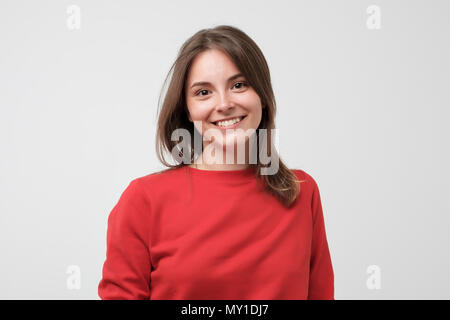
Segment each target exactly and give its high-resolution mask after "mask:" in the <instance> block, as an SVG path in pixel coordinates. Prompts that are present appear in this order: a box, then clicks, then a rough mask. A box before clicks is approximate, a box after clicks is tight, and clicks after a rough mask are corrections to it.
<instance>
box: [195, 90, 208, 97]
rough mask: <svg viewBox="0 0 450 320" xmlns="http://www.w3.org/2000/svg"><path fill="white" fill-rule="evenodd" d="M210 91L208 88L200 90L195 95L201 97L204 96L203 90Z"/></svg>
mask: <svg viewBox="0 0 450 320" xmlns="http://www.w3.org/2000/svg"><path fill="white" fill-rule="evenodd" d="M205 91H206V92H208V90H200V91H199V92H197V93H196V94H195V95H196V96H198V95H200V96H201V97H202V96H204V95H203V94H200V93H201V92H205Z"/></svg>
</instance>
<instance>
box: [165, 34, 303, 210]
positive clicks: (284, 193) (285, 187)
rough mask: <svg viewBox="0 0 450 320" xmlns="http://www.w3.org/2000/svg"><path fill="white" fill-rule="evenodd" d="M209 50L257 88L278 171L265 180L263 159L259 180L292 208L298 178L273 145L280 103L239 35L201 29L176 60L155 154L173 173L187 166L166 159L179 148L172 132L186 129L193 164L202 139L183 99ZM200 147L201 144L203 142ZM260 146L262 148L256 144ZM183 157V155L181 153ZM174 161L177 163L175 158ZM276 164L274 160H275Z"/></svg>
mask: <svg viewBox="0 0 450 320" xmlns="http://www.w3.org/2000/svg"><path fill="white" fill-rule="evenodd" d="M209 49H219V50H222V51H223V52H225V53H227V54H228V55H229V56H230V57H231V58H232V60H233V61H234V63H235V65H236V66H237V68H238V69H239V70H240V72H241V73H242V74H243V75H244V77H245V78H246V79H247V81H248V83H249V85H250V86H251V87H253V89H254V90H255V91H256V93H257V94H258V95H259V97H260V99H261V103H262V106H263V108H262V118H261V123H260V124H259V126H258V128H257V130H256V131H257V132H258V131H259V129H267V143H268V145H269V147H268V152H267V154H268V155H269V156H271V154H272V153H275V155H276V157H277V160H278V161H279V164H278V171H277V172H276V173H275V174H272V175H262V174H261V168H264V167H267V166H268V165H263V164H261V163H260V159H259V156H258V157H257V163H256V164H252V166H255V167H256V170H255V175H256V176H257V177H258V178H260V179H262V180H263V182H264V186H265V189H266V190H267V191H268V192H270V193H271V194H273V195H274V196H276V197H277V199H279V200H280V201H281V203H282V204H283V205H285V206H286V207H289V206H290V205H291V204H292V203H293V202H294V201H295V199H296V198H297V196H298V195H299V193H300V181H299V180H298V179H297V176H296V175H295V173H293V172H292V171H291V170H289V169H288V168H287V166H286V165H285V164H284V163H283V162H282V161H281V159H280V158H279V156H278V154H277V153H276V152H277V151H276V149H275V147H274V145H273V141H272V140H273V139H272V136H271V129H274V128H275V113H276V102H275V96H274V93H273V89H272V84H271V80H270V72H269V67H268V65H267V62H266V59H265V58H264V55H263V53H262V52H261V50H260V48H259V47H258V46H257V45H256V43H255V42H254V41H253V40H252V39H251V38H250V37H249V36H248V35H247V34H245V33H244V32H243V31H241V30H240V29H238V28H236V27H233V26H229V25H219V26H216V27H214V28H208V29H202V30H200V31H198V32H197V33H195V34H194V35H193V36H192V37H190V38H189V39H187V40H186V41H185V42H184V44H183V45H182V46H181V48H180V50H179V52H178V56H177V58H176V60H175V61H174V63H173V64H172V67H171V68H170V70H169V73H168V74H167V76H166V79H165V81H164V87H165V85H166V83H167V81H168V79H169V76H170V75H171V72H172V77H171V79H170V83H169V86H168V88H167V92H166V94H165V97H164V101H163V103H162V105H161V103H160V102H161V94H162V93H163V92H161V94H160V97H159V100H158V107H159V117H158V123H157V134H156V154H157V156H158V158H159V160H160V161H161V162H162V163H163V164H164V165H166V166H167V167H169V168H173V169H175V168H179V167H182V166H185V165H186V164H185V163H183V161H180V163H177V164H175V165H172V164H169V163H168V162H167V161H166V160H165V158H164V151H169V153H170V154H171V155H172V150H173V149H174V148H176V147H177V144H178V142H177V141H172V140H171V135H172V132H173V131H174V130H176V129H180V128H183V129H186V130H188V131H189V133H190V134H191V139H192V141H190V144H189V146H190V148H191V153H190V155H191V156H190V158H191V159H190V160H191V162H190V163H193V161H194V159H195V156H196V154H195V150H194V142H193V141H194V136H195V135H196V134H199V132H198V131H197V130H196V129H195V127H194V126H193V124H192V123H191V122H190V121H189V118H188V111H187V105H186V99H185V91H184V90H185V82H186V79H187V75H188V72H189V69H190V66H191V64H192V61H193V59H194V58H195V57H196V56H197V55H198V54H199V53H201V52H203V51H206V50H209ZM200 141H202V140H201V139H200ZM256 145H257V146H259V143H257V144H256ZM257 154H258V155H259V151H258V153H257ZM180 156H182V150H180ZM172 158H173V157H172ZM272 159H273V158H272ZM176 162H177V161H176Z"/></svg>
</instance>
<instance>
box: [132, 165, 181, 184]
mask: <svg viewBox="0 0 450 320" xmlns="http://www.w3.org/2000/svg"><path fill="white" fill-rule="evenodd" d="M185 173H186V172H185V168H184V167H173V168H167V169H162V170H158V171H155V172H152V173H149V174H147V175H145V176H140V177H137V178H134V179H133V180H132V181H131V182H130V184H133V185H135V186H136V188H143V189H149V188H150V189H154V188H156V187H158V188H161V187H164V186H173V184H174V183H177V182H179V181H180V177H181V176H182V175H183V174H185Z"/></svg>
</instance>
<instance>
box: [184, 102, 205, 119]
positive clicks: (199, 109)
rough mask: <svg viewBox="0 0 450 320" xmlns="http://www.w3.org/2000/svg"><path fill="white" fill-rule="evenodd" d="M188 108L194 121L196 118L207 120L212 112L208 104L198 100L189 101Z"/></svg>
mask: <svg viewBox="0 0 450 320" xmlns="http://www.w3.org/2000/svg"><path fill="white" fill-rule="evenodd" d="M188 110H189V114H190V116H191V120H192V121H194V120H201V121H206V119H208V115H209V113H210V111H209V110H210V108H209V107H208V105H206V104H205V103H201V102H198V101H194V102H188Z"/></svg>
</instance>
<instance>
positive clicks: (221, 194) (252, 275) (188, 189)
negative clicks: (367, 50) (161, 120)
mask: <svg viewBox="0 0 450 320" xmlns="http://www.w3.org/2000/svg"><path fill="white" fill-rule="evenodd" d="M292 171H293V172H294V173H295V174H296V176H297V177H298V178H299V180H304V181H303V182H302V183H301V184H300V188H301V192H300V195H299V197H298V198H297V200H296V201H295V203H294V204H293V205H292V206H291V207H290V208H289V209H287V208H285V207H284V206H283V205H282V204H281V203H280V202H279V201H278V200H277V199H276V198H275V197H274V196H273V195H271V194H269V193H268V192H267V191H261V189H260V188H259V187H260V186H261V184H260V181H259V180H258V179H257V178H255V177H254V171H253V169H252V168H249V169H244V170H232V171H211V170H201V169H195V168H191V167H189V166H184V167H181V168H176V169H171V170H167V171H162V172H159V173H154V174H149V175H147V176H144V177H140V178H137V179H134V180H133V181H131V182H130V184H129V185H128V187H127V188H126V189H125V191H124V192H123V193H122V195H121V197H120V199H119V201H118V202H117V204H116V205H115V206H114V208H113V209H112V211H111V213H110V215H109V218H108V230H107V250H106V260H105V262H104V265H103V270H102V279H101V280H100V283H99V286H98V294H99V297H100V298H101V299H152V300H155V299H160V300H161V299H165V300H172V299H179V300H187V299H192V300H207V299H208V300H213V299H214V300H223V299H230V300H234V299H236V300H259V299H261V300H265V299H270V300H279V299H285V300H291V299H316V300H318V299H334V273H333V267H332V263H331V258H330V253H329V249H328V243H327V238H326V233H325V224H324V217H323V212H322V205H321V200H320V194H319V189H318V186H317V183H316V182H315V180H314V179H313V178H312V177H311V176H310V175H309V174H307V173H306V172H305V171H303V170H297V169H294V170H292Z"/></svg>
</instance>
